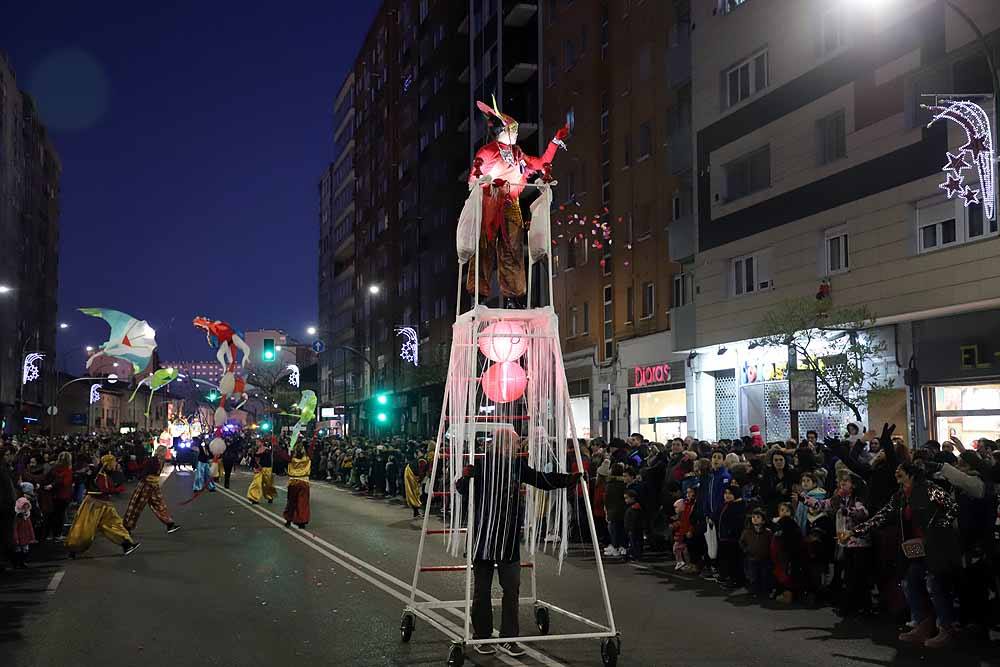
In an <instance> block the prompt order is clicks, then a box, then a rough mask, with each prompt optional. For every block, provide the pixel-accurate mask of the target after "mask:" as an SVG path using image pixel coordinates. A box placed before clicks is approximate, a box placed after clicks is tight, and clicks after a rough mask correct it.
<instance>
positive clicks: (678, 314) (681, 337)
mask: <svg viewBox="0 0 1000 667" xmlns="http://www.w3.org/2000/svg"><path fill="white" fill-rule="evenodd" d="M694 309H695V304H693V303H689V304H687V305H684V306H680V307H679V308H672V309H671V310H670V331H671V333H672V334H673V337H674V350H677V351H681V350H693V349H694V348H695V347H697V343H698V336H697V329H696V327H695V324H696V322H697V320H696V319H695V312H694Z"/></svg>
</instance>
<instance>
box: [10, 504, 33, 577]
mask: <svg viewBox="0 0 1000 667" xmlns="http://www.w3.org/2000/svg"><path fill="white" fill-rule="evenodd" d="M35 541H36V540H35V527H34V526H32V525H31V501H30V500H28V498H27V497H26V496H25V495H24V494H23V492H22V495H21V497H20V498H18V499H17V500H16V501H15V502H14V567H17V568H26V567H28V566H27V565H26V563H25V561H27V559H28V550H29V549H30V548H31V545H32V544H34V543H35Z"/></svg>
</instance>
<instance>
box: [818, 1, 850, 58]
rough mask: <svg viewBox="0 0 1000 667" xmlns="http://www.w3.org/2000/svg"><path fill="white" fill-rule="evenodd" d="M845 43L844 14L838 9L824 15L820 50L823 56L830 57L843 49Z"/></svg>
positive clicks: (821, 24) (821, 25)
mask: <svg viewBox="0 0 1000 667" xmlns="http://www.w3.org/2000/svg"><path fill="white" fill-rule="evenodd" d="M844 42H845V34H844V13H843V11H842V10H841V8H839V7H838V8H836V9H831V10H830V11H828V12H826V13H825V14H823V17H822V19H821V23H820V50H821V52H822V53H823V55H828V54H830V53H833V52H834V51H836V50H837V49H839V48H840V47H842V46H843V45H844Z"/></svg>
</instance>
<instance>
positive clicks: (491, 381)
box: [482, 361, 528, 403]
mask: <svg viewBox="0 0 1000 667" xmlns="http://www.w3.org/2000/svg"><path fill="white" fill-rule="evenodd" d="M482 383H483V393H485V394H486V397H487V398H489V399H490V400H491V401H493V402H494V403H510V402H511V401H516V400H517V399H519V398H521V397H522V396H524V390H525V389H526V388H527V387H528V374H527V373H525V372H524V369H523V368H521V364H519V363H516V362H514V361H501V362H500V363H496V364H493V365H492V366H490V367H489V368H487V369H486V372H485V373H483V377H482Z"/></svg>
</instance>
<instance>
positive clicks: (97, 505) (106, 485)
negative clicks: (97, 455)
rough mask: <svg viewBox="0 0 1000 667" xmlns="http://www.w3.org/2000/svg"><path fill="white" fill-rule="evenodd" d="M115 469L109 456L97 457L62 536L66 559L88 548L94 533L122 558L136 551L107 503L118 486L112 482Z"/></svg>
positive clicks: (137, 545) (127, 532)
mask: <svg viewBox="0 0 1000 667" xmlns="http://www.w3.org/2000/svg"><path fill="white" fill-rule="evenodd" d="M117 467H118V462H117V461H115V457H113V456H111V455H110V454H107V455H105V456H104V457H103V458H101V467H100V468H99V469H98V471H97V474H95V475H94V477H93V479H92V480H91V481H90V483H89V484H88V488H87V496H86V498H84V499H83V503H82V504H81V505H80V509H79V510H77V512H76V519H75V520H74V521H73V526H72V527H71V528H70V529H69V535H67V536H66V549H67V550H68V551H69V555H70V558H76V555H77V554H79V553H83V552H84V551H86V550H87V549H89V548H90V545H91V544H93V543H94V537H96V536H97V532H98V531H100V532H101V534H102V535H104V537H106V538H108V539H109V540H111V541H112V542H114V543H115V544H118V545H121V548H122V553H124V555H126V556H127V555H128V554H130V553H132V552H133V551H135V550H136V549H138V548H139V543H138V542H133V541H132V535H131V534H130V533H129V531H128V530H126V528H125V526H124V524H123V523H122V518H121V517H120V516H119V515H118V510H116V509H115V506H114V505H112V504H111V496H112V495H115V494H117V493H120V490H119V489H120V487H119V486H117V485H116V484H115V482H114V481H113V480H112V474H113V473H114V472H115V470H117Z"/></svg>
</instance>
